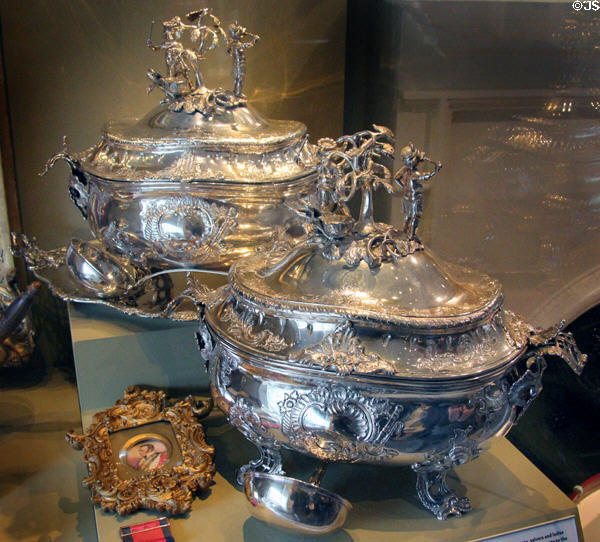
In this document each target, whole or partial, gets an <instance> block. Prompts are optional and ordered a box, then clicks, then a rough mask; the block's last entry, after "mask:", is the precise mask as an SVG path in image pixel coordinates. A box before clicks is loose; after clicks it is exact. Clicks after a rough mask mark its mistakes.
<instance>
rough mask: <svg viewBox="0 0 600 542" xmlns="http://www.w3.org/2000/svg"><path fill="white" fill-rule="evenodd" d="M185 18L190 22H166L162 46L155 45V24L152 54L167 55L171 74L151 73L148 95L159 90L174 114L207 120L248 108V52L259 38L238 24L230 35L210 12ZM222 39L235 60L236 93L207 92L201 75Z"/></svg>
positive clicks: (189, 14)
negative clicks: (222, 112)
mask: <svg viewBox="0 0 600 542" xmlns="http://www.w3.org/2000/svg"><path fill="white" fill-rule="evenodd" d="M185 18H186V21H187V22H184V21H183V20H182V19H181V17H178V16H176V17H173V18H171V19H169V20H168V21H165V22H163V23H162V29H163V30H162V42H161V43H159V44H158V45H154V44H153V43H152V30H153V27H154V22H152V25H151V26H150V34H149V36H148V39H147V40H146V45H147V46H148V47H149V48H150V49H151V50H152V51H155V52H156V51H164V53H165V64H166V68H167V71H166V75H161V74H160V73H158V72H157V71H156V70H153V69H150V70H149V71H148V74H147V75H148V78H149V79H150V81H151V84H150V86H149V87H148V92H151V91H152V90H154V89H155V88H156V87H158V88H160V89H161V90H162V91H163V92H164V93H165V98H164V99H163V100H162V102H161V103H168V104H169V109H170V110H172V111H184V112H186V113H195V112H200V113H202V114H203V115H205V116H207V117H208V116H210V115H212V114H213V113H215V111H217V110H219V109H230V108H233V107H239V106H243V105H245V104H246V100H245V98H244V95H243V93H242V86H243V79H244V75H245V73H246V57H245V50H246V49H248V48H249V47H252V46H253V45H254V44H255V43H256V42H257V41H258V39H259V37H258V36H257V35H255V34H251V33H250V32H248V31H247V30H246V28H245V27H243V26H241V25H240V24H238V23H237V22H235V23H233V24H231V25H230V26H229V32H228V33H227V34H226V33H225V31H224V30H223V28H222V26H221V21H220V20H219V18H218V17H216V16H215V15H213V14H212V11H211V9H210V8H203V9H200V10H196V11H191V12H189V13H188V14H187V15H186V16H185ZM184 35H187V36H188V38H189V41H190V42H191V43H192V45H191V47H189V48H186V47H185V46H184V45H183V37H184ZM220 38H222V39H223V41H227V54H229V55H231V57H232V59H233V69H232V74H233V78H234V88H233V91H231V90H223V89H220V88H219V89H214V90H210V89H207V88H206V86H205V84H204V78H203V77H202V73H201V72H200V61H201V60H204V58H205V57H206V53H208V52H209V51H211V50H213V49H214V48H215V47H217V45H218V44H219V39H220Z"/></svg>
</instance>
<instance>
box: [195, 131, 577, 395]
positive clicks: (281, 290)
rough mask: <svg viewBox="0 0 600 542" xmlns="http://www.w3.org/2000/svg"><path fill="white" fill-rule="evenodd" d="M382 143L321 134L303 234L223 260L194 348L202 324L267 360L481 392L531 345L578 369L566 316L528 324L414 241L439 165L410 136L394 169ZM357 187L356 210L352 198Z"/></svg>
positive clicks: (280, 367) (207, 337)
mask: <svg viewBox="0 0 600 542" xmlns="http://www.w3.org/2000/svg"><path fill="white" fill-rule="evenodd" d="M392 143H393V134H392V132H391V131H390V130H388V129H387V128H384V127H379V126H374V130H373V131H368V130H366V131H363V132H359V133H357V134H354V135H352V136H344V137H341V138H339V139H338V140H336V141H333V140H330V139H327V140H321V141H319V151H318V156H319V158H320V164H319V166H318V168H317V170H318V181H317V187H318V191H317V193H316V194H315V195H314V197H313V198H312V199H311V200H304V201H302V202H301V203H300V204H298V205H297V206H295V207H294V210H295V211H296V212H297V213H298V214H299V215H300V216H302V217H304V218H305V219H306V222H307V226H306V237H305V238H304V239H303V240H302V241H300V242H299V243H297V244H296V245H295V246H287V247H286V246H279V247H277V248H276V249H274V250H273V251H272V252H271V253H269V254H260V255H254V256H250V257H248V258H245V259H243V260H241V261H238V262H236V263H235V264H234V265H233V266H232V267H231V269H230V272H229V285H228V286H227V287H223V288H222V289H220V290H218V291H216V292H213V294H211V295H208V296H206V297H205V301H202V303H203V304H204V307H205V310H204V311H203V313H202V322H205V323H206V324H207V326H203V325H201V326H200V330H199V339H200V340H199V343H200V345H201V352H202V349H204V350H205V352H204V354H202V355H203V356H204V357H205V358H206V356H208V355H209V354H210V349H211V348H212V346H211V344H212V343H211V334H209V333H208V329H209V328H210V329H211V330H212V335H214V336H217V337H219V341H221V342H222V343H224V344H227V346H228V348H233V349H235V350H236V353H237V355H239V356H240V357H241V358H242V359H244V360H249V361H251V363H253V364H263V365H265V367H266V368H267V370H269V371H271V370H273V371H298V370H301V371H302V372H303V373H306V374H307V375H308V374H309V373H311V372H315V371H316V372H318V373H319V374H320V375H322V374H323V373H331V374H332V375H334V377H335V378H338V377H346V376H360V378H361V381H362V379H363V378H364V377H367V376H368V377H373V378H376V379H378V383H381V384H383V383H385V382H390V383H391V385H393V386H394V387H396V386H401V385H404V384H406V386H407V389H412V390H415V389H416V388H415V386H421V387H422V389H424V390H429V391H431V389H430V388H428V387H427V386H428V385H429V384H430V383H431V382H435V383H436V386H440V385H444V386H450V387H453V389H454V387H455V386H458V387H461V386H466V387H473V389H481V388H482V386H484V385H485V383H486V382H491V381H492V380H493V379H494V378H496V376H497V375H498V374H499V373H500V372H505V371H508V370H509V369H510V367H512V366H513V364H515V363H517V362H518V361H519V360H520V359H521V358H522V357H523V355H524V354H526V353H527V352H530V354H528V356H529V357H526V362H525V363H526V364H529V363H530V361H531V359H532V358H531V356H534V357H535V356H539V355H542V354H551V355H559V356H562V357H563V358H565V359H566V360H567V362H568V363H569V364H570V365H571V366H572V367H573V368H574V369H575V370H576V371H580V370H581V367H582V363H583V361H584V359H583V358H582V361H579V357H578V356H579V354H578V351H577V349H576V346H575V345H574V342H573V340H572V337H571V336H570V335H569V334H564V333H561V329H562V325H564V322H563V323H562V324H561V325H559V326H557V327H555V328H550V329H547V330H538V329H534V328H533V327H532V326H530V325H529V324H527V323H526V322H524V321H523V320H521V319H520V318H519V317H518V316H516V315H515V314H513V313H512V312H510V311H508V310H505V309H504V308H503V307H502V290H501V287H500V285H499V283H498V282H496V281H495V280H493V279H491V278H490V277H488V276H487V275H484V274H482V273H479V272H477V271H473V270H470V269H466V268H464V267H459V266H456V265H453V264H449V263H446V262H443V261H441V260H440V259H438V258H437V257H436V256H435V255H434V254H433V253H432V252H431V251H430V250H429V249H427V248H426V247H424V246H423V244H422V243H421V241H420V239H419V237H418V235H417V228H418V224H419V219H420V217H421V213H422V210H423V205H422V197H423V184H424V183H425V182H426V181H428V180H429V179H431V178H432V177H433V176H434V175H435V174H437V173H438V171H439V170H440V168H441V164H440V163H435V162H432V161H431V160H430V159H429V158H427V157H426V156H425V154H424V153H422V152H421V151H419V150H418V149H416V148H415V147H414V145H412V144H409V145H408V146H406V147H404V148H403V149H402V151H401V158H402V163H403V164H402V166H401V167H400V169H399V170H398V171H397V173H396V174H395V175H394V176H393V177H392V175H391V172H390V170H389V169H388V168H387V167H385V166H384V165H383V164H382V163H381V161H382V159H383V158H386V157H387V158H392V156H393V152H394V148H393V144H392ZM424 162H430V163H431V164H432V165H433V168H430V171H429V172H422V171H420V166H421V165H422V164H423V163H424ZM379 186H383V187H384V188H386V190H387V191H388V192H390V193H392V194H394V193H399V194H401V195H402V197H403V208H404V214H405V221H404V226H403V228H402V230H399V229H396V228H393V227H392V226H390V225H387V224H381V223H377V222H375V221H374V220H373V214H372V197H373V191H374V189H375V188H377V187H379ZM358 193H360V194H361V196H362V199H361V207H360V215H359V216H358V218H354V217H353V216H352V215H351V213H350V209H349V207H348V202H349V200H350V199H352V197H353V196H354V195H356V194H358ZM196 297H198V299H201V296H196ZM531 348H533V349H534V350H535V351H536V352H537V353H531V352H533V350H530V349H531ZM536 349H537V350H536ZM403 383H404V384H403ZM419 389H421V388H419ZM437 389H439V388H436V390H437ZM456 389H458V388H456Z"/></svg>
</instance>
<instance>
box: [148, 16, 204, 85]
mask: <svg viewBox="0 0 600 542" xmlns="http://www.w3.org/2000/svg"><path fill="white" fill-rule="evenodd" d="M162 26H163V42H162V43H160V44H159V45H153V44H152V28H153V26H151V27H150V36H149V37H148V39H147V40H146V45H147V46H148V47H149V48H150V49H151V50H152V51H154V52H156V51H159V50H160V49H163V50H164V51H165V64H166V66H167V77H166V79H168V81H166V83H179V80H180V79H181V78H183V79H184V80H185V81H186V82H187V84H188V86H189V88H190V90H192V89H194V88H196V87H197V86H199V85H201V78H200V77H199V73H198V68H197V62H198V58H197V55H196V53H194V51H190V50H189V49H185V48H184V47H183V45H182V44H181V42H180V41H179V40H180V39H181V36H182V34H183V31H184V30H185V29H186V28H194V27H192V26H190V25H186V24H184V23H183V21H182V20H181V18H180V17H173V18H172V19H169V20H168V21H165V22H163V25H162Z"/></svg>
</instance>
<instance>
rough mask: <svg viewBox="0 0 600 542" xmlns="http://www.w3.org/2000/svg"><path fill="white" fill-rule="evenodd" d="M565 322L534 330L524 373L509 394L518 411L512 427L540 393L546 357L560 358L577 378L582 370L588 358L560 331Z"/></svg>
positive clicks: (569, 335)
mask: <svg viewBox="0 0 600 542" xmlns="http://www.w3.org/2000/svg"><path fill="white" fill-rule="evenodd" d="M564 325H565V322H564V321H563V322H561V323H560V324H559V325H557V326H553V327H551V328H548V329H545V330H541V329H536V330H534V331H533V332H532V333H531V335H530V337H529V338H528V342H529V348H530V350H529V352H528V353H527V361H526V366H527V369H526V370H525V372H524V373H523V374H522V375H521V376H520V377H519V379H518V380H517V381H516V382H514V383H513V384H512V386H511V387H510V389H509V390H508V398H509V401H510V404H511V405H512V406H513V407H516V408H517V409H518V412H517V416H516V419H515V423H516V422H517V421H518V420H519V418H520V417H521V416H522V415H523V413H524V412H525V411H526V410H527V408H528V407H529V405H530V404H531V402H532V401H533V400H534V399H535V398H536V397H537V396H538V394H539V393H540V391H541V390H542V375H543V373H544V370H545V369H546V359H545V358H546V356H556V357H559V358H561V359H562V360H563V361H564V362H565V363H567V365H568V366H569V367H570V368H571V369H572V370H573V371H574V372H575V373H576V374H577V375H580V374H581V372H582V371H583V368H584V367H585V363H586V361H587V355H586V354H583V353H581V351H580V350H579V348H578V347H577V344H576V343H575V339H574V338H573V335H572V334H571V333H565V332H563V331H561V330H562V329H563V327H564Z"/></svg>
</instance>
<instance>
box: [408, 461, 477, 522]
mask: <svg viewBox="0 0 600 542" xmlns="http://www.w3.org/2000/svg"><path fill="white" fill-rule="evenodd" d="M413 469H414V470H415V471H416V472H417V494H418V495H419V499H420V500H421V503H422V504H423V506H424V507H425V508H427V509H428V510H429V511H431V512H432V513H433V515H434V516H435V517H436V518H437V519H441V520H443V519H447V518H448V516H456V517H460V516H462V515H463V514H465V513H466V512H469V511H470V510H471V503H470V502H469V499H468V498H467V497H459V496H458V495H457V494H456V493H454V491H452V490H451V489H450V488H449V487H448V486H447V485H446V475H447V474H448V471H449V470H450V469H449V468H448V469H444V470H441V471H440V470H432V468H431V466H424V465H420V464H417V465H413Z"/></svg>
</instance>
